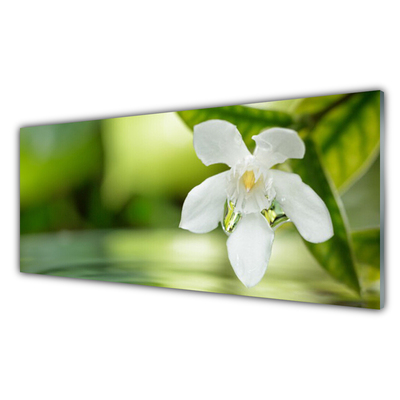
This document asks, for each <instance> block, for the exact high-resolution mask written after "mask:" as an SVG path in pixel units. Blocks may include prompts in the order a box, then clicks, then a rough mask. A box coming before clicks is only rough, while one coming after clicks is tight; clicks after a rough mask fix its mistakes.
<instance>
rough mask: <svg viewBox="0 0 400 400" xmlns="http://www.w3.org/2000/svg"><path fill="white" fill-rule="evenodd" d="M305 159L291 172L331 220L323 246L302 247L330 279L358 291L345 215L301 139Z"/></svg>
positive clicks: (311, 145)
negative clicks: (319, 201) (314, 195)
mask: <svg viewBox="0 0 400 400" xmlns="http://www.w3.org/2000/svg"><path fill="white" fill-rule="evenodd" d="M305 145H306V149H307V151H306V155H305V157H304V159H303V160H293V161H292V165H293V170H294V171H295V172H296V173H298V174H299V175H300V176H301V178H302V180H303V182H304V183H306V184H308V185H310V186H311V187H312V188H313V189H314V190H315V192H316V193H317V194H318V195H319V196H320V197H321V199H322V200H323V201H324V202H325V204H326V206H327V207H328V210H329V213H330V215H331V218H332V223H333V231H334V235H333V237H332V238H331V239H329V240H328V241H326V242H324V243H318V244H314V243H309V242H307V241H305V240H304V243H305V244H306V246H307V247H308V249H309V250H310V251H311V253H312V254H313V255H314V257H315V258H316V259H317V260H318V261H319V263H320V265H321V266H322V268H324V269H325V270H326V271H327V272H328V273H329V274H330V275H331V276H333V277H334V278H336V279H338V280H339V281H341V282H343V283H345V284H346V285H347V286H349V287H350V288H352V289H354V290H355V291H357V292H359V291H360V285H359V282H358V278H357V273H356V268H355V264H354V259H353V254H352V247H351V243H350V240H349V232H348V228H347V224H346V221H345V218H346V217H345V212H344V209H343V206H342V203H341V200H340V198H339V195H338V194H337V192H336V190H335V188H334V187H333V186H332V184H331V183H330V182H329V178H328V177H327V176H326V174H325V172H324V169H323V166H322V164H321V160H320V156H319V154H318V152H317V150H316V147H315V145H314V143H313V141H312V139H305Z"/></svg>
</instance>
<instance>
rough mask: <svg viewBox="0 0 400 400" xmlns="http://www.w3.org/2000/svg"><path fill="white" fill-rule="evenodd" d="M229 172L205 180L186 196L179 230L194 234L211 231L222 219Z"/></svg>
mask: <svg viewBox="0 0 400 400" xmlns="http://www.w3.org/2000/svg"><path fill="white" fill-rule="evenodd" d="M228 174H229V171H225V172H222V173H220V174H217V175H214V176H212V177H211V178H208V179H206V180H205V181H204V182H202V183H201V184H200V185H198V186H196V187H195V188H193V189H192V190H191V191H190V192H189V194H188V195H187V197H186V199H185V202H184V203H183V207H182V217H181V222H180V224H179V227H180V228H183V229H187V230H189V231H191V232H194V233H205V232H209V231H212V230H213V229H215V228H216V227H217V226H218V222H220V221H221V220H222V218H223V216H224V215H223V214H224V204H225V201H226V198H227V194H226V185H227V176H228Z"/></svg>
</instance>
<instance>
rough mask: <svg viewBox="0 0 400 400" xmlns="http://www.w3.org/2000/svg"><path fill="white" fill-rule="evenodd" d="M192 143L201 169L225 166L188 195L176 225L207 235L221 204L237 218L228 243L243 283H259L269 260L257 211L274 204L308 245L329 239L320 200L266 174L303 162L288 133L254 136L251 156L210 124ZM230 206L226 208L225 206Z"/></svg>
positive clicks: (226, 128) (232, 131) (269, 234)
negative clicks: (292, 161) (231, 207)
mask: <svg viewBox="0 0 400 400" xmlns="http://www.w3.org/2000/svg"><path fill="white" fill-rule="evenodd" d="M193 135H194V136H193V144H194V149H195V151H196V154H197V156H198V157H199V158H200V160H201V161H202V162H203V163H204V164H205V165H207V166H208V165H211V164H216V163H225V164H227V165H228V166H229V167H231V169H230V170H228V171H226V172H222V173H220V174H217V175H215V176H212V177H211V178H208V179H206V180H205V181H204V182H203V183H201V184H200V185H198V186H196V187H195V188H194V189H192V190H191V191H190V193H189V194H188V196H187V197H186V200H185V202H184V204H183V208H182V218H181V222H180V224H179V226H180V227H181V228H183V229H187V230H189V231H191V232H194V233H206V232H209V231H211V230H213V229H215V228H216V227H217V226H218V223H219V222H221V223H222V221H223V218H224V207H225V204H226V202H227V201H228V202H231V203H230V204H232V205H234V208H235V212H237V213H239V216H241V219H240V220H239V222H238V223H237V226H236V227H235V229H234V230H233V232H232V233H231V234H230V235H229V238H228V241H227V247H228V256H229V260H230V262H231V265H232V267H233V269H234V271H235V273H236V275H237V277H238V278H239V279H240V280H241V281H242V283H243V284H244V285H245V286H247V287H252V286H254V285H256V284H257V283H258V282H260V280H261V278H262V277H263V276H264V273H265V271H266V269H267V265H268V261H269V258H270V255H271V249H272V243H273V240H274V230H273V229H272V228H271V226H270V224H269V223H268V221H267V220H266V218H265V217H264V216H263V215H262V214H261V211H263V210H266V209H268V208H269V207H270V206H271V203H272V201H274V202H277V203H278V204H279V205H280V206H281V208H282V209H283V210H284V212H285V214H286V215H287V216H288V218H290V220H291V221H292V222H293V223H294V224H295V226H296V227H297V230H298V231H299V232H300V234H301V235H302V236H303V238H304V239H306V240H307V241H309V242H313V243H320V242H323V241H325V240H328V239H329V238H331V237H332V235H333V227H332V221H331V217H330V215H329V211H328V209H327V207H326V205H325V203H324V202H323V201H322V199H321V198H320V197H319V196H318V195H317V194H316V193H315V192H314V190H312V189H311V188H310V186H308V185H306V184H304V183H303V182H302V181H301V178H300V177H299V176H298V175H296V174H292V173H288V172H282V171H278V170H276V169H270V168H271V167H272V166H274V165H275V164H279V163H282V162H284V161H285V160H286V159H288V158H303V157H304V153H305V146H304V143H303V141H302V140H301V139H300V137H299V136H298V134H297V133H296V132H295V131H293V130H291V129H284V128H271V129H267V130H265V131H263V132H261V133H260V134H259V135H256V136H253V139H254V140H255V142H256V149H255V151H254V154H253V155H252V154H251V153H250V152H249V150H248V149H247V147H246V145H245V144H244V142H243V140H242V136H241V134H240V133H239V131H238V130H237V128H236V126H234V125H232V124H231V123H229V122H227V121H221V120H210V121H206V122H203V123H201V124H199V125H196V126H195V127H194V134H193ZM228 204H229V203H228Z"/></svg>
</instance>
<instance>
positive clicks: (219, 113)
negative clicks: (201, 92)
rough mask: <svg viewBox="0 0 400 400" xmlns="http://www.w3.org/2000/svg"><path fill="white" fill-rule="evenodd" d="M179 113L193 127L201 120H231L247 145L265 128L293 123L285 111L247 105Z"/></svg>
mask: <svg viewBox="0 0 400 400" xmlns="http://www.w3.org/2000/svg"><path fill="white" fill-rule="evenodd" d="M178 115H179V116H180V117H181V118H182V120H183V121H184V122H185V123H186V125H188V126H189V128H191V129H193V127H194V126H195V125H197V124H199V123H200V122H204V121H207V120H210V119H222V120H225V121H229V122H231V123H232V124H234V125H236V126H237V128H238V129H239V132H240V133H241V134H242V136H243V139H244V141H245V143H246V144H247V145H251V144H252V143H251V142H252V140H251V137H252V136H253V135H258V134H259V133H260V132H261V131H262V130H263V129H265V128H268V127H273V126H281V127H287V126H289V125H291V124H292V123H293V119H292V117H291V116H290V115H289V114H287V113H285V112H281V111H272V110H260V109H257V108H251V107H246V106H227V107H215V108H203V109H200V110H188V111H179V112H178ZM250 147H251V146H250Z"/></svg>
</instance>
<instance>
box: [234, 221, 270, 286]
mask: <svg viewBox="0 0 400 400" xmlns="http://www.w3.org/2000/svg"><path fill="white" fill-rule="evenodd" d="M273 241H274V232H273V230H272V229H271V228H270V226H269V224H268V222H267V221H266V220H265V218H264V217H263V216H262V215H261V214H260V213H254V214H247V215H243V217H242V219H241V221H240V222H239V224H238V226H237V228H236V229H235V230H234V231H233V233H232V234H231V235H230V236H229V239H228V241H227V246H228V255H229V260H230V262H231V265H232V267H233V270H234V271H235V273H236V275H237V277H238V278H239V279H240V280H241V281H242V283H243V284H244V285H245V286H247V287H252V286H255V285H257V283H258V282H260V280H261V278H262V277H263V276H264V274H265V271H266V269H267V265H268V261H269V258H270V255H271V249H272V243H273Z"/></svg>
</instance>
